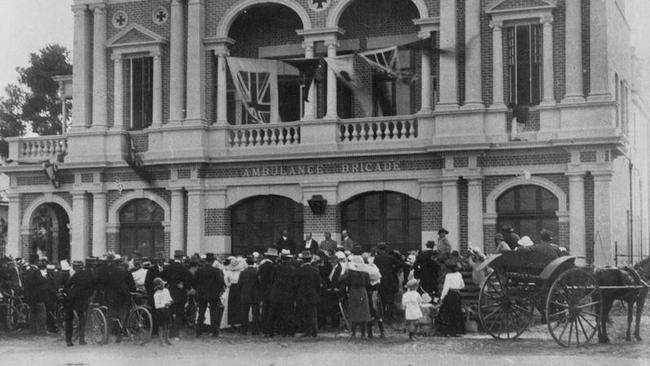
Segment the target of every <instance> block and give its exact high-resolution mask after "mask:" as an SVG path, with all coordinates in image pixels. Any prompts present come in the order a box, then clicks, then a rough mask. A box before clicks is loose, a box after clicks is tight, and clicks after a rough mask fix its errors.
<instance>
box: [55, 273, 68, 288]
mask: <svg viewBox="0 0 650 366" xmlns="http://www.w3.org/2000/svg"><path fill="white" fill-rule="evenodd" d="M69 278H70V271H56V272H54V287H56V289H57V290H58V289H60V288H63V286H64V285H65V284H66V282H68V279H69Z"/></svg>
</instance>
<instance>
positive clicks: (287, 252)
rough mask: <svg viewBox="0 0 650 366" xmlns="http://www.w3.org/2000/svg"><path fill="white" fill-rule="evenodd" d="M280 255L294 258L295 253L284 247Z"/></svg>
mask: <svg viewBox="0 0 650 366" xmlns="http://www.w3.org/2000/svg"><path fill="white" fill-rule="evenodd" d="M280 255H281V256H283V257H287V258H292V257H293V255H291V251H290V250H289V249H282V252H280Z"/></svg>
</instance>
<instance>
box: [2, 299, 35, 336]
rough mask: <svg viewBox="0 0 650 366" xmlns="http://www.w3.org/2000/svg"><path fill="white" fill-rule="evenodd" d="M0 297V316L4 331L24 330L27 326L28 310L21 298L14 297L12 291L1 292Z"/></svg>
mask: <svg viewBox="0 0 650 366" xmlns="http://www.w3.org/2000/svg"><path fill="white" fill-rule="evenodd" d="M0 296H1V298H0V316H1V317H2V318H1V319H2V323H3V325H4V327H5V329H6V330H8V331H14V330H21V329H24V328H26V327H27V325H28V324H29V313H30V308H29V305H27V304H26V303H25V302H24V301H23V297H22V296H18V295H16V294H15V292H14V290H11V293H6V292H2V293H1V294H0Z"/></svg>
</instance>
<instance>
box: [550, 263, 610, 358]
mask: <svg viewBox="0 0 650 366" xmlns="http://www.w3.org/2000/svg"><path fill="white" fill-rule="evenodd" d="M600 297H601V293H600V288H599V287H598V282H596V279H595V278H594V277H593V276H592V275H591V274H589V273H588V272H586V271H584V270H582V269H579V268H573V269H570V270H568V271H566V272H564V273H562V274H561V275H560V276H559V277H558V278H557V279H556V280H555V282H553V285H552V286H551V289H550V291H549V293H548V298H547V299H546V320H547V322H548V323H547V324H548V330H549V333H551V336H553V339H555V341H556V342H557V343H558V344H559V345H561V346H564V347H570V346H575V347H580V346H584V345H586V344H589V342H591V341H592V340H593V339H594V337H595V336H596V334H598V327H599V325H600V319H601V314H600V313H599V310H598V309H599V308H600V307H599V304H600V301H601V298H600Z"/></svg>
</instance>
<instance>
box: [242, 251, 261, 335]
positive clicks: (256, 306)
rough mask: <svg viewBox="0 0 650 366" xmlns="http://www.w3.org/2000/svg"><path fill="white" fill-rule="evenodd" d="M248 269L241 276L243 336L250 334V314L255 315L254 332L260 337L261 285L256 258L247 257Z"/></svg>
mask: <svg viewBox="0 0 650 366" xmlns="http://www.w3.org/2000/svg"><path fill="white" fill-rule="evenodd" d="M246 265H247V267H246V269H244V270H243V271H242V272H241V273H240V274H239V294H240V300H239V303H240V304H241V308H242V310H241V314H242V316H243V319H242V328H241V332H242V334H243V335H246V334H247V333H248V328H249V324H248V313H249V312H251V313H252V315H253V324H252V329H251V330H252V332H253V335H258V334H259V332H260V328H259V325H260V324H259V322H260V283H259V281H258V280H257V268H256V267H255V258H254V257H253V256H252V255H250V256H248V257H246Z"/></svg>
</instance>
